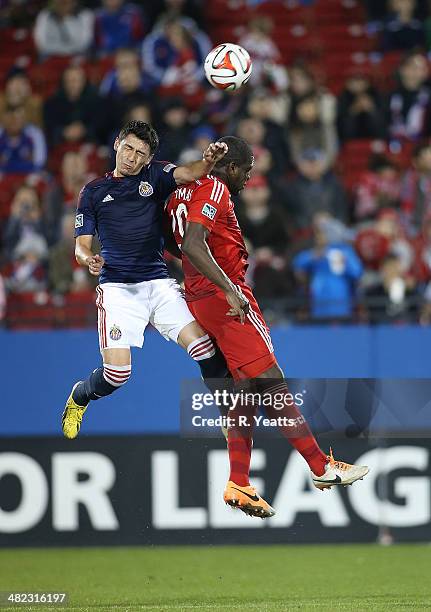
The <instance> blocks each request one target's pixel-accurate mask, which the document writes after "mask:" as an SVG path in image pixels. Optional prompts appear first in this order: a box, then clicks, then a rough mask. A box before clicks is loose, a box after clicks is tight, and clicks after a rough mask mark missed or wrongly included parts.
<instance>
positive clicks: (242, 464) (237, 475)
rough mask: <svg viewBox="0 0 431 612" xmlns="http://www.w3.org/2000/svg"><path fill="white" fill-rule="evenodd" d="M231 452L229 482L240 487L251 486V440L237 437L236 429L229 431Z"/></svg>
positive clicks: (228, 442) (228, 443)
mask: <svg viewBox="0 0 431 612" xmlns="http://www.w3.org/2000/svg"><path fill="white" fill-rule="evenodd" d="M227 447H228V451H229V463H230V474H229V480H231V481H232V482H234V483H235V484H237V485H238V486H240V487H247V486H248V485H249V484H250V481H249V473H250V461H251V440H248V439H247V438H246V437H241V436H238V435H237V432H236V431H235V430H234V429H229V431H228V436H227Z"/></svg>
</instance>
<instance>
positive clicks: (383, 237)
mask: <svg viewBox="0 0 431 612" xmlns="http://www.w3.org/2000/svg"><path fill="white" fill-rule="evenodd" d="M355 247H356V251H357V253H358V254H359V256H360V257H361V259H362V261H363V262H364V263H365V265H366V266H367V268H369V269H370V270H378V269H379V267H380V266H381V264H382V261H383V260H384V259H385V258H386V256H388V255H395V256H396V257H397V258H398V259H399V261H400V263H401V265H402V268H403V271H404V272H405V273H407V272H408V270H410V268H411V266H412V264H413V259H414V253H413V248H412V246H411V244H410V242H409V241H408V240H407V238H406V236H405V231H404V227H403V225H402V223H401V219H400V214H399V213H398V212H397V211H395V210H393V209H390V208H386V209H382V210H381V211H380V213H379V215H378V218H377V220H376V221H375V222H374V223H373V224H372V225H371V226H369V227H365V228H364V229H361V230H360V231H359V232H358V234H357V236H356V240H355ZM371 278H372V277H371Z"/></svg>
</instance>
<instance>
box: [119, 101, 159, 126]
mask: <svg viewBox="0 0 431 612" xmlns="http://www.w3.org/2000/svg"><path fill="white" fill-rule="evenodd" d="M128 121H143V122H144V123H149V124H151V125H152V124H153V119H152V114H151V106H150V105H149V104H136V105H135V106H131V107H130V108H129V110H128V111H127V113H126V117H125V122H126V123H127V122H128Z"/></svg>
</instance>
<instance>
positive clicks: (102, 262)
mask: <svg viewBox="0 0 431 612" xmlns="http://www.w3.org/2000/svg"><path fill="white" fill-rule="evenodd" d="M158 144H159V139H158V136H157V133H156V131H155V130H154V129H153V128H152V127H151V126H150V125H148V124H147V123H144V122H142V121H131V122H129V123H128V124H127V125H125V126H124V127H123V129H122V130H121V132H120V133H119V135H118V137H117V138H116V140H115V143H114V149H115V151H116V159H115V169H114V171H113V172H109V173H108V174H106V175H105V176H104V177H101V178H98V179H96V180H94V181H91V182H90V183H88V184H87V185H85V187H84V188H83V189H82V190H81V193H80V196H79V201H78V207H77V211H76V221H75V228H76V229H75V237H76V246H75V256H76V259H77V261H78V263H80V264H81V265H82V266H87V267H88V269H89V271H90V273H91V274H93V275H94V276H99V279H100V281H99V285H98V287H97V300H96V304H97V308H98V331H99V344H100V351H101V354H102V358H103V367H99V368H97V369H96V370H94V372H92V373H91V374H90V375H89V376H88V378H87V379H86V380H84V381H79V382H77V383H75V385H74V386H73V389H72V391H71V393H70V396H69V398H68V399H67V402H66V407H65V409H64V412H63V417H62V428H63V433H64V435H65V436H66V437H67V438H75V437H76V436H77V435H78V433H79V430H80V427H81V422H82V417H83V415H84V412H85V410H86V408H87V406H88V404H89V402H90V401H91V400H98V399H99V398H101V397H105V396H106V395H110V394H111V393H113V392H114V391H116V390H117V389H119V388H120V387H121V386H122V385H124V384H125V383H126V382H127V381H128V379H129V378H130V375H131V370H132V366H131V352H130V347H132V346H138V347H142V345H143V342H144V331H145V328H146V327H147V325H148V323H151V324H152V325H153V326H154V327H155V328H156V329H157V330H158V331H159V332H160V333H161V334H162V336H163V337H165V338H166V339H167V340H173V341H174V342H177V343H178V344H179V345H180V346H181V347H183V348H184V349H186V350H187V352H188V354H189V355H190V356H191V357H192V358H193V359H195V360H196V361H197V363H198V364H199V366H200V368H201V372H202V376H203V378H209V379H215V378H221V377H223V376H224V375H225V374H226V363H225V361H224V358H223V356H222V355H221V353H220V351H219V350H218V349H217V347H216V346H215V345H214V343H213V341H212V340H211V339H210V338H209V336H208V335H207V334H206V332H204V331H203V329H202V328H201V327H200V326H199V325H198V324H197V323H196V321H195V320H194V318H193V315H192V314H191V313H190V310H189V309H188V307H187V304H186V302H185V300H184V297H183V295H182V293H181V291H180V288H179V286H178V284H177V283H176V281H175V280H173V279H172V278H169V275H168V270H167V267H166V263H165V261H164V259H163V249H164V240H163V229H162V220H163V210H164V203H165V200H166V199H167V197H168V196H169V195H170V194H171V193H172V192H173V191H175V189H176V188H177V186H178V185H182V184H185V183H190V182H191V181H194V180H196V179H199V178H200V177H201V176H205V175H207V174H208V173H209V172H211V170H212V168H213V167H214V165H215V164H216V163H217V161H219V160H220V159H221V158H222V157H223V156H224V155H225V153H226V152H227V146H226V144H224V143H215V144H211V145H210V146H209V147H208V148H207V149H206V151H205V152H204V154H203V159H202V160H201V161H196V162H193V163H191V164H188V165H185V166H178V167H176V166H175V165H174V164H171V163H168V162H157V161H153V156H154V154H155V152H156V150H157V147H158ZM96 233H97V235H98V238H99V241H100V244H101V255H96V254H94V253H93V251H92V241H93V236H94V235H95V234H96Z"/></svg>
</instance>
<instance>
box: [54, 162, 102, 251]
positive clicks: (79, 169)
mask: <svg viewBox="0 0 431 612" xmlns="http://www.w3.org/2000/svg"><path fill="white" fill-rule="evenodd" d="M89 180H91V177H90V176H89V174H88V168H87V159H86V157H85V155H84V154H83V153H82V152H81V151H68V152H67V153H65V154H64V156H63V160H62V164H61V177H60V180H57V181H53V184H52V185H51V186H50V188H49V189H48V191H47V192H46V194H45V199H44V211H45V227H46V235H47V238H48V243H49V244H50V245H52V244H54V243H55V242H56V240H57V239H58V236H59V234H60V223H61V218H62V217H63V215H64V214H65V213H67V212H70V211H75V208H76V205H77V202H78V195H79V192H80V191H81V189H82V187H83V186H84V185H85V184H86V183H88V181H89Z"/></svg>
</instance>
